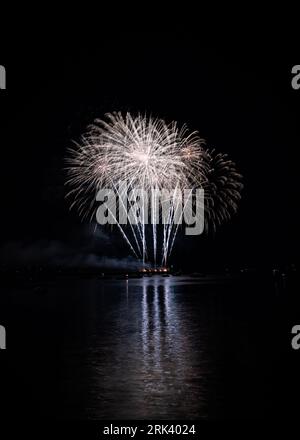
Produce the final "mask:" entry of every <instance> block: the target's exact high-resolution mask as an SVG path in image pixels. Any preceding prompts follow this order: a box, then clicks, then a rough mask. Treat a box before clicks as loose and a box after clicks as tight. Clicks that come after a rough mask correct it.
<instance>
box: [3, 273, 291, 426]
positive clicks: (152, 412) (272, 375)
mask: <svg viewBox="0 0 300 440" xmlns="http://www.w3.org/2000/svg"><path fill="white" fill-rule="evenodd" d="M10 300H11V307H13V309H14V313H13V314H11V313H10V315H9V318H8V322H7V331H8V345H9V348H10V355H11V356H12V358H13V364H14V365H13V366H12V367H10V371H9V373H8V374H9V378H10V381H11V383H12V385H11V388H10V395H11V397H12V401H13V403H12V405H13V410H14V411H15V412H16V413H24V414H27V415H28V413H29V414H31V415H34V416H41V417H55V418H57V419H60V418H74V419H75V418H82V419H86V418H89V419H105V418H107V419H112V418H115V419H155V418H160V419H198V418H211V419H215V418H217V419H218V418H239V417H242V418H244V417H246V418H247V417H250V418H255V417H258V418H260V417H266V416H268V415H269V414H271V413H272V412H273V410H274V407H275V406H277V402H276V395H277V394H278V393H279V392H280V389H279V388H280V386H281V385H280V383H279V381H278V368H279V367H278V359H279V358H280V356H281V355H282V353H280V352H278V350H276V344H277V342H278V340H276V334H275V324H276V319H277V313H278V311H277V306H276V300H274V289H273V286H272V285H270V286H268V285H264V284H263V283H262V284H261V285H260V286H258V285H257V281H255V282H248V281H245V280H244V281H239V280H232V279H220V280H218V279H209V278H204V279H196V278H191V277H183V276H182V277H161V276H153V277H152V278H142V279H129V280H125V279H124V280H97V279H86V280H82V279H81V280H80V279H79V280H70V279H65V280H64V281H63V280H59V281H53V282H52V283H50V284H49V285H48V287H47V290H46V291H45V292H32V291H31V290H28V289H27V290H23V291H22V290H21V291H20V289H16V288H15V289H12V290H11V291H10ZM274 323H275V324H274ZM274 384H277V385H276V386H275V387H274Z"/></svg>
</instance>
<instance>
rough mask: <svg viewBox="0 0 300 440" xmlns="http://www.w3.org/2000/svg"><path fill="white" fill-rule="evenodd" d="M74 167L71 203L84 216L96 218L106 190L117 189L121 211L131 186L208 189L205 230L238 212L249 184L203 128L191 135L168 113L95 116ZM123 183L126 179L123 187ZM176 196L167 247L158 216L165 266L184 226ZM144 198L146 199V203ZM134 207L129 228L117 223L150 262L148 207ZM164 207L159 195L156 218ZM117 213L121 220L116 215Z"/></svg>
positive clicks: (75, 151) (70, 165)
mask: <svg viewBox="0 0 300 440" xmlns="http://www.w3.org/2000/svg"><path fill="white" fill-rule="evenodd" d="M67 172H68V179H67V182H66V183H67V185H68V186H70V188H71V189H70V191H69V193H68V195H67V197H69V198H71V200H72V203H71V208H73V207H76V208H77V209H78V211H79V214H80V215H81V216H82V217H83V218H87V217H88V216H90V218H91V219H92V218H93V217H94V216H95V214H96V209H97V205H96V194H97V193H98V191H99V190H100V189H105V188H113V189H114V190H115V192H116V194H117V196H118V199H119V201H121V207H122V209H124V210H126V206H125V204H124V200H127V198H126V197H127V192H130V191H132V190H135V189H141V190H144V191H146V192H147V193H151V192H152V191H153V190H154V191H158V192H159V191H161V190H165V191H169V192H170V194H171V193H173V192H174V190H176V189H178V190H181V191H182V192H183V191H184V190H185V189H191V190H193V189H196V188H202V189H204V191H205V199H204V204H205V230H206V231H207V230H208V229H209V228H212V229H213V230H215V229H216V227H217V226H218V225H220V224H221V223H222V222H224V221H226V220H228V219H229V218H230V217H231V215H232V214H233V213H235V212H236V210H237V206H238V202H239V200H240V192H241V189H242V183H241V175H240V174H239V173H238V172H237V170H236V167H235V164H234V163H233V162H232V161H230V160H229V159H228V158H227V155H224V154H221V153H215V151H214V150H209V149H207V148H205V142H204V140H203V139H201V138H200V137H199V135H198V133H197V132H192V133H189V132H188V130H187V128H186V127H185V126H183V127H182V128H179V127H178V125H177V123H176V122H171V123H170V124H167V123H166V122H165V121H163V120H162V119H156V118H152V117H147V116H143V115H140V114H139V115H138V116H136V117H133V116H132V115H131V114H130V113H126V114H125V115H124V116H123V115H122V114H121V113H119V112H115V113H109V114H107V115H106V120H99V119H96V120H95V122H94V124H92V125H90V126H89V127H88V130H87V133H86V134H85V135H83V136H82V137H81V139H80V142H78V143H74V147H73V148H71V149H69V154H68V157H67ZM120 182H122V185H121V186H119V187H117V184H118V183H120ZM155 197H156V196H155ZM169 202H170V207H169V211H168V216H167V217H168V220H169V224H165V223H164V222H163V226H162V227H163V242H162V245H161V246H158V240H159V234H158V227H157V225H156V222H153V221H152V249H153V261H154V264H155V265H156V263H157V252H158V251H159V250H161V262H162V264H167V259H168V257H169V256H170V254H171V251H172V249H173V245H174V242H175V237H176V235H177V232H178V227H179V225H178V224H176V225H174V218H175V216H176V215H177V210H178V209H179V199H177V198H176V197H170V199H169ZM143 203H144V200H142V206H144V205H143ZM152 203H153V202H152ZM126 204H127V201H126ZM158 209H159V208H158ZM131 213H132V214H133V219H134V221H133V222H129V227H127V229H126V228H125V226H126V225H122V224H120V223H118V222H117V226H118V228H119V229H120V231H121V234H122V236H123V237H124V239H125V241H126V242H127V244H128V245H129V246H130V248H131V250H132V251H133V253H134V254H135V255H136V256H139V257H140V258H142V259H143V262H144V261H145V260H146V259H147V257H149V254H148V245H147V239H146V238H147V237H146V227H145V220H147V219H146V217H145V212H144V209H140V212H139V215H138V214H137V212H135V211H134V210H131ZM158 213H159V211H158V212H157V205H156V199H155V203H154V204H153V205H152V206H151V216H152V215H153V218H156V214H158ZM111 215H112V216H113V213H112V212H111ZM113 218H114V219H115V220H116V221H117V215H116V216H113ZM151 218H152V217H151ZM125 229H126V231H125ZM130 235H132V238H130Z"/></svg>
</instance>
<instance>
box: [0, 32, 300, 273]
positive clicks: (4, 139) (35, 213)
mask: <svg viewBox="0 0 300 440" xmlns="http://www.w3.org/2000/svg"><path fill="white" fill-rule="evenodd" d="M298 58H299V56H298ZM0 64H5V65H6V68H7V86H8V89H7V90H6V91H5V92H4V91H3V93H2V91H1V95H0V108H1V115H2V117H1V134H0V136H1V165H2V166H1V188H2V209H1V226H2V228H1V231H2V234H1V242H2V244H3V245H4V244H7V243H9V242H12V241H13V242H20V243H21V242H24V241H26V242H27V243H33V244H34V243H36V242H39V241H40V240H58V241H61V242H65V241H68V242H72V243H73V246H74V245H75V248H76V243H77V242H78V244H79V243H81V242H82V236H81V234H79V235H80V237H81V238H80V240H79V239H78V231H80V229H81V228H82V226H81V222H80V220H79V219H78V218H77V215H76V213H70V212H69V211H68V205H67V203H66V202H65V200H64V195H65V189H64V186H63V184H64V179H65V175H64V171H63V167H64V157H65V153H66V148H67V147H68V146H70V144H71V140H72V139H76V138H78V136H79V135H80V133H82V132H83V131H84V129H85V127H86V125H87V124H89V123H90V122H91V121H92V120H93V119H94V118H95V117H102V116H103V115H104V114H105V113H106V112H108V111H113V110H123V111H127V110H129V111H132V112H139V111H141V112H147V113H151V114H153V115H155V116H160V117H162V118H165V119H166V120H168V121H170V120H173V119H175V120H177V121H179V123H187V125H188V126H189V128H190V129H192V130H198V131H199V133H200V135H201V136H202V137H203V138H205V139H206V140H207V145H208V146H212V147H215V148H216V150H218V151H220V152H224V153H228V154H229V156H230V158H231V159H233V160H234V161H235V162H236V164H237V166H238V168H239V170H240V171H241V173H242V174H243V176H244V185H245V188H244V191H243V199H242V202H241V206H240V210H239V212H238V214H237V215H236V216H235V218H233V220H232V221H231V222H230V223H229V224H228V225H225V226H223V227H222V228H220V230H219V231H218V232H217V234H216V235H215V236H214V237H212V236H209V237H198V238H194V239H191V238H188V239H185V240H183V239H181V238H180V239H179V240H178V242H177V246H176V248H175V252H174V261H176V262H178V263H179V264H180V263H181V262H183V261H186V260H187V259H188V260H189V261H190V260H193V261H194V262H196V263H195V264H196V265H197V264H199V265H201V264H204V263H205V262H207V261H209V262H211V263H214V262H216V263H218V262H222V263H224V264H231V263H232V264H244V263H247V264H260V263H264V264H266V263H267V264H273V263H274V262H282V263H285V262H291V261H293V260H295V259H297V258H298V244H299V238H298V237H299V236H298V231H297V226H298V223H299V221H298V220H299V216H298V161H297V158H298V148H299V140H300V134H299V120H300V118H299V117H300V90H299V91H295V90H293V89H292V88H291V68H292V66H293V65H294V64H299V59H298V60H297V53H296V51H295V52H293V51H291V50H290V51H287V50H286V48H284V47H281V48H280V47H279V48H278V47H273V48H272V47H266V46H263V45H260V46H258V45H253V46H250V45H248V46H241V48H240V47H238V45H236V46H231V47H226V46H223V47H221V45H220V46H214V47H210V46H209V45H207V44H202V43H200V42H199V41H198V40H197V38H196V37H195V36H194V35H190V34H187V35H184V36H183V35H179V34H172V33H171V34H149V35H148V34H134V33H127V34H122V35H114V36H110V35H107V36H106V37H103V36H101V38H99V42H98V44H97V45H96V48H95V46H94V47H93V49H91V48H87V47H80V48H78V47H76V48H75V47H67V46H66V47H65V46H64V45H63V44H62V45H61V47H60V48H57V47H53V48H52V49H48V48H47V49H46V48H38V47H36V48H35V47H27V48H25V49H24V48H19V50H17V51H14V55H13V56H9V57H5V59H3V60H2V59H0ZM116 241H117V240H116V239H115V238H114V239H112V242H111V244H112V246H113V247H114V248H115V252H116V253H118V254H119V253H121V254H122V253H123V254H124V255H126V254H128V251H127V249H126V246H125V245H124V248H123V247H122V245H120V244H116ZM106 251H107V249H106V248H105V247H103V248H101V249H99V254H100V255H101V254H103V253H105V252H106ZM110 252H112V251H111V250H110Z"/></svg>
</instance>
